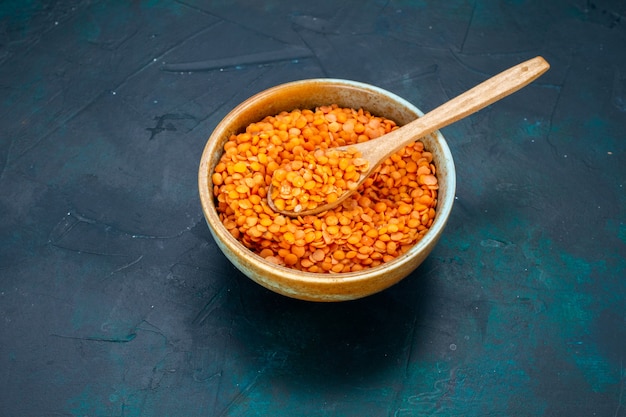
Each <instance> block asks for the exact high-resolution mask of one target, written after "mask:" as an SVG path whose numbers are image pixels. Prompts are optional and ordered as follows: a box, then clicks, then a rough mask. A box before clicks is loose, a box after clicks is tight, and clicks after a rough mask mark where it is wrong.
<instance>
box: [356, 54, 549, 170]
mask: <svg viewBox="0 0 626 417" xmlns="http://www.w3.org/2000/svg"><path fill="white" fill-rule="evenodd" d="M549 68H550V64H548V62H546V60H545V59H543V58H542V57H540V56H538V57H535V58H533V59H530V60H528V61H526V62H522V63H521V64H518V65H516V66H514V67H511V68H509V69H507V70H505V71H503V72H501V73H499V74H498V75H495V76H493V77H491V78H489V79H488V80H486V81H484V82H482V83H480V84H478V85H477V86H476V87H474V88H472V89H471V90H468V91H466V92H464V93H463V94H461V95H459V96H457V97H455V98H453V99H452V100H450V101H447V102H446V103H444V104H442V105H441V106H439V107H437V108H436V109H434V110H432V111H430V112H429V113H427V114H425V115H424V116H422V117H419V118H418V119H416V120H414V121H412V122H411V123H409V124H407V125H405V126H404V127H406V129H404V128H402V129H398V130H396V131H394V132H391V133H389V134H387V135H386V136H385V139H387V136H390V137H389V138H388V139H391V142H390V141H388V140H384V141H380V142H379V143H378V144H377V145H374V143H376V142H378V141H375V140H374V141H369V142H365V143H364V144H366V143H368V144H371V145H372V147H374V146H376V147H378V146H380V147H381V148H385V147H387V148H389V143H394V145H393V146H392V147H391V148H393V149H385V151H383V152H381V151H382V149H381V148H379V149H378V150H377V151H375V150H374V149H370V150H368V152H367V153H370V152H372V153H370V154H373V153H374V152H376V153H388V154H387V155H386V157H385V158H383V159H382V160H384V159H386V158H387V157H389V156H391V155H392V154H393V153H394V152H395V151H397V150H398V149H402V148H403V147H404V146H406V145H408V144H410V143H412V142H415V141H416V140H418V139H419V138H421V137H423V136H426V135H428V134H429V133H432V132H434V131H435V130H437V129H441V128H442V127H445V126H448V125H449V124H452V123H454V122H456V121H457V120H460V119H462V118H464V117H466V116H468V115H470V114H472V113H475V112H477V111H479V110H481V109H483V108H485V107H487V106H488V105H490V104H492V103H494V102H496V101H498V100H500V99H502V98H504V97H506V96H508V95H509V94H512V93H514V92H516V91H517V90H519V89H521V88H522V87H524V86H526V85H527V84H530V83H531V82H532V81H534V80H535V79H537V78H538V77H539V76H540V75H541V74H543V73H544V72H546V71H547V70H548V69H549ZM401 131H402V132H407V131H408V132H407V133H408V134H403V133H401ZM395 132H398V137H397V138H395V140H393V138H392V137H391V136H392V135H394V133H395ZM405 135H406V136H405Z"/></svg>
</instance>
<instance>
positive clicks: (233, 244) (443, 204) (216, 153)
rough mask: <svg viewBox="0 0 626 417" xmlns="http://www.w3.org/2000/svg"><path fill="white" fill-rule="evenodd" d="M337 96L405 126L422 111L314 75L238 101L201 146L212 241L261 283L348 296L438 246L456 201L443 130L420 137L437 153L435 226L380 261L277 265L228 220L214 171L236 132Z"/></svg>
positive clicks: (373, 286)
mask: <svg viewBox="0 0 626 417" xmlns="http://www.w3.org/2000/svg"><path fill="white" fill-rule="evenodd" d="M333 103H336V104H338V105H339V106H341V107H351V108H356V109H358V108H361V107H362V108H364V109H365V110H369V111H370V112H371V113H372V114H374V115H377V116H384V117H387V118H389V119H392V120H395V121H396V122H397V123H398V124H400V125H403V124H406V123H408V122H410V121H411V120H414V119H415V118H417V117H419V116H421V115H423V113H422V112H420V110H419V109H417V108H416V107H415V106H413V105H411V104H410V103H408V102H407V101H406V100H404V99H402V98H400V97H398V96H396V95H395V94H392V93H390V92H388V91H385V90H382V89H380V88H377V87H374V86H371V85H368V84H363V83H359V82H354V81H347V80H337V79H310V80H303V81H296V82H291V83H287V84H282V85H279V86H276V87H273V88H270V89H268V90H265V91H262V92H260V93H258V94H256V95H255V96H253V97H251V98H249V99H247V100H246V101H244V102H243V103H241V104H240V105H238V106H237V107H235V108H234V109H233V110H232V111H231V112H230V113H229V114H228V115H226V117H224V119H223V120H222V121H221V122H220V123H219V124H218V125H217V127H216V128H215V130H214V131H213V133H212V134H211V136H210V137H209V140H208V142H207V144H206V147H205V148H204V152H203V154H202V159H201V161H200V169H199V172H198V186H199V191H200V201H201V203H202V210H203V212H204V216H205V218H206V221H207V223H208V225H209V229H210V231H211V234H212V235H213V238H214V239H215V242H217V244H218V246H219V247H220V249H221V250H222V251H223V252H224V254H225V255H226V257H227V258H228V259H229V260H230V261H231V262H232V263H233V264H234V265H235V266H236V267H237V268H238V269H239V270H240V271H241V272H243V273H244V274H245V275H247V276H248V277H249V278H251V279H252V280H254V281H256V282H257V283H259V284H260V285H262V286H264V287H266V288H268V289H270V290H272V291H275V292H277V293H279V294H283V295H286V296H288V297H293V298H298V299H302V300H311V301H345V300H352V299H357V298H361V297H365V296H368V295H371V294H374V293H376V292H379V291H382V290H384V289H386V288H388V287H390V286H391V285H393V284H395V283H397V282H398V281H400V280H401V279H403V278H405V277H406V276H407V275H409V274H410V273H411V272H413V271H414V270H415V269H416V268H417V267H418V266H419V265H420V264H421V263H422V262H423V261H424V259H425V258H426V257H427V256H428V254H429V253H430V252H431V251H432V250H433V248H434V247H435V245H436V243H437V241H438V240H439V238H440V236H441V234H442V233H443V230H444V227H445V225H446V222H447V220H448V216H449V215H450V212H451V210H452V205H453V203H454V193H455V186H456V176H455V169H454V162H453V160H452V155H451V153H450V149H449V148H448V145H447V144H446V141H445V139H444V138H443V136H442V135H441V133H440V132H435V133H433V134H431V135H429V136H427V137H425V138H423V139H422V141H423V142H424V145H425V147H426V149H427V150H429V151H430V152H432V154H433V162H434V164H435V166H436V167H437V177H438V180H439V194H438V202H437V208H436V210H437V214H436V217H435V221H434V222H433V224H432V226H431V228H430V230H429V231H428V232H427V233H426V235H425V236H424V237H423V238H422V240H420V241H419V242H417V243H416V244H415V246H414V247H412V248H411V249H410V250H409V251H408V252H406V253H405V254H403V255H402V256H400V257H398V258H396V259H394V260H392V261H390V262H387V263H385V264H383V265H380V266H377V267H373V268H369V269H365V270H363V271H359V272H349V273H341V274H338V273H330V274H327V273H312V272H301V271H298V270H294V269H290V268H287V267H283V266H279V265H275V264H273V263H271V262H268V261H266V260H265V259H263V258H261V257H260V256H258V255H256V254H255V253H253V252H251V251H250V250H249V249H248V248H246V247H245V246H244V245H243V244H242V243H241V242H239V241H238V240H237V239H235V238H234V237H233V236H232V235H231V234H230V233H229V232H228V231H227V230H226V228H225V227H224V225H223V224H222V222H221V221H220V219H219V217H218V213H217V211H216V205H215V200H214V197H213V193H212V190H213V183H212V181H211V175H212V173H213V170H214V168H215V166H216V165H217V163H218V161H219V159H220V157H221V155H222V151H223V146H224V143H225V142H226V141H227V140H228V138H229V137H230V136H231V134H237V133H239V132H241V131H243V130H245V128H246V126H248V125H249V124H250V123H253V122H256V121H259V120H261V119H263V118H264V117H265V116H270V115H275V114H278V113H280V112H281V111H290V110H293V109H305V108H309V109H312V108H314V107H316V106H321V105H329V104H333Z"/></svg>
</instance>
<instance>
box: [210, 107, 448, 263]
mask: <svg viewBox="0 0 626 417" xmlns="http://www.w3.org/2000/svg"><path fill="white" fill-rule="evenodd" d="M395 128H397V126H396V123H394V122H393V121H391V120H388V119H384V118H381V117H375V116H373V115H371V114H370V113H369V112H367V111H365V110H363V109H343V108H340V107H339V106H337V105H330V106H321V107H318V108H316V109H311V110H309V109H304V110H294V111H291V112H282V113H280V114H278V115H274V116H269V117H266V118H265V119H263V120H261V121H259V122H256V123H252V124H250V125H249V126H248V127H247V128H246V129H245V131H244V132H243V133H240V134H237V135H232V136H231V137H230V138H228V140H227V141H226V143H225V144H224V154H223V155H222V158H221V160H220V161H219V162H218V164H217V165H216V167H215V170H214V172H213V173H212V174H211V180H212V185H213V192H214V195H215V199H216V204H217V207H218V211H219V216H220V219H221V220H222V223H223V224H224V226H225V227H226V229H227V230H228V231H229V232H230V233H231V234H232V235H233V236H234V237H235V238H236V239H239V240H240V241H241V242H242V243H243V244H244V245H245V246H247V247H248V248H249V249H251V250H252V251H254V252H256V253H258V254H259V256H261V257H263V258H265V259H266V260H267V261H269V262H272V263H275V264H278V265H284V266H287V267H290V268H296V269H301V270H303V271H309V272H314V273H327V272H334V273H344V272H351V271H352V272H356V271H360V270H363V269H365V268H370V267H374V266H376V265H380V264H381V263H384V262H389V261H391V260H393V259H395V258H396V257H397V256H400V255H401V254H402V253H405V252H406V251H407V250H408V249H409V248H410V247H411V246H412V245H414V244H415V243H416V242H417V241H418V240H419V239H421V238H422V237H423V236H424V234H425V233H426V232H427V230H428V228H429V227H430V226H431V225H432V222H433V220H434V218H435V215H436V210H435V208H436V205H437V189H438V181H437V176H436V167H435V165H434V164H433V156H432V154H431V153H430V152H428V151H426V150H425V149H424V144H423V143H422V142H415V143H414V144H411V145H408V146H406V147H405V148H404V149H403V150H401V151H399V152H397V153H395V154H394V155H392V156H391V157H390V158H388V159H387V160H386V161H384V162H383V164H381V166H380V167H378V168H377V169H376V170H375V171H374V173H373V174H372V176H371V177H370V178H368V179H367V180H366V181H365V182H364V183H363V184H362V185H361V186H359V188H358V189H357V190H356V192H355V193H354V194H353V195H352V196H351V197H349V198H348V199H346V200H345V201H344V202H343V203H342V204H341V205H340V206H339V207H337V208H335V209H333V210H330V211H328V212H326V213H322V214H320V215H317V216H303V217H298V218H290V217H286V216H283V215H281V214H278V213H275V212H273V211H272V210H271V209H270V207H269V205H268V204H267V199H266V196H267V192H268V191H267V190H268V188H269V185H270V183H273V185H274V187H273V189H274V192H277V195H276V198H273V199H274V203H275V204H276V206H277V207H279V208H281V209H288V210H289V209H290V207H292V209H293V208H294V207H296V206H298V205H299V206H300V210H304V209H307V208H313V207H315V206H317V205H319V204H322V203H323V202H325V201H326V202H328V201H332V200H334V199H336V198H338V196H339V195H341V194H342V193H343V192H344V191H345V190H346V189H349V188H351V187H353V186H355V185H356V181H357V180H358V178H359V176H360V175H361V174H360V173H361V172H363V171H365V170H367V169H368V164H367V161H366V160H364V159H362V158H361V155H359V154H358V152H355V151H354V149H353V148H352V149H351V148H350V145H351V144H354V143H358V142H363V141H367V140H370V139H374V138H376V137H378V136H381V135H384V134H385V133H388V132H390V131H391V130H393V129H395ZM336 147H343V148H342V149H344V150H343V151H338V150H337V149H333V148H336Z"/></svg>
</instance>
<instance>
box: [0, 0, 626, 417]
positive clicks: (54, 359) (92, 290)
mask: <svg viewBox="0 0 626 417" xmlns="http://www.w3.org/2000/svg"><path fill="white" fill-rule="evenodd" d="M536 55H542V56H544V57H545V58H546V59H547V60H548V61H549V62H550V63H551V65H552V68H551V69H550V71H549V72H548V73H546V74H545V75H544V76H542V77H541V78H540V79H539V80H537V81H536V82H535V83H533V84H532V85H530V86H529V87H527V88H525V89H524V90H522V91H520V92H518V93H516V94H514V95H513V96H511V97H508V98H506V99H504V100H503V101H501V102H499V103H496V104H494V105H492V106H490V107H489V108H487V109H485V110H483V111H481V112H480V113H478V114H476V115H474V116H472V117H470V118H468V119H465V120H463V121H460V122H458V123H456V124H454V125H452V126H450V127H447V128H445V129H443V130H442V132H443V134H444V135H445V136H446V138H447V140H448V142H449V145H450V147H451V149H452V153H453V155H454V158H455V163H456V167H457V180H458V187H457V200H456V203H455V207H454V209H453V212H452V215H451V218H450V221H449V223H448V227H447V229H446V231H445V234H444V236H443V238H442V240H441V241H440V243H439V245H438V246H437V248H436V249H435V250H434V251H433V253H432V254H431V256H430V257H429V258H428V259H427V261H426V262H425V263H424V264H422V265H421V266H420V267H419V268H418V269H417V270H416V271H415V272H414V273H413V274H412V275H410V276H409V277H408V278H407V279H405V280H404V281H402V282H401V283H399V284H398V285H396V286H394V287H392V288H390V289H388V290H386V291H384V292H382V293H379V294H376V295H373V296H371V297H367V298H365V299H361V300H357V301H352V302H345V303H335V304H332V303H331V304H324V303H310V302H303V301H298V300H293V299H289V298H286V297H283V296H280V295H277V294H274V293H271V292H269V291H267V290H265V289H264V288H262V287H260V286H259V285H257V284H255V283H253V282H252V281H250V280H249V279H247V278H246V277H245V276H243V275H242V274H241V273H239V272H238V271H237V270H236V269H235V268H234V267H233V266H232V265H231V264H230V263H229V262H228V260H227V259H226V258H225V257H224V256H223V255H222V253H221V252H220V251H219V249H218V248H217V246H216V245H215V243H214V241H213V239H212V238H211V236H210V234H209V232H208V229H207V226H206V224H205V221H204V218H203V215H202V211H201V208H200V204H199V198H198V191H197V168H198V162H199V158H200V154H201V152H202V149H203V147H204V144H205V142H206V139H207V137H208V136H209V134H210V133H211V131H212V129H213V128H214V126H215V125H216V123H217V122H218V121H219V120H220V119H221V118H222V117H223V116H224V115H225V114H226V113H227V112H228V111H230V110H231V109H232V108H233V107H234V106H235V105H237V104H238V103H239V102H241V101H243V100H244V99H246V98H247V97H249V96H250V95H252V94H254V93H256V92H258V91H261V90H263V89H265V88H268V87H271V86H274V85H276V84H280V83H283V82H287V81H292V80H297V79H303V78H312V77H332V78H346V79H352V80H357V81H363V82H367V83H371V84H374V85H377V86H379V87H382V88H385V89H388V90H390V91H392V92H394V93H396V94H398V95H400V96H402V97H404V98H406V99H407V100H409V101H411V102H412V103H414V104H415V105H417V106H418V107H419V108H421V109H422V110H425V111H427V110H430V109H432V108H434V107H436V106H437V105H439V104H441V103H442V102H444V101H445V100H447V99H449V98H451V97H453V96H455V95H457V94H459V93H461V92H462V91H464V90H465V89H468V88H470V87H472V86H473V85H475V84H477V83H479V82H481V81H483V80H485V79H486V78H488V77H489V76H492V75H494V74H496V73H498V72H499V71H501V70H504V69H505V68H507V67H509V66H512V65H515V64H517V63H519V62H521V61H523V60H526V59H529V58H532V57H534V56H536ZM0 103H1V107H0V370H2V371H1V377H0V415H2V416H21V417H23V416H125V417H135V416H181V417H182V416H184V417H194V416H279V415H281V416H282V415H293V416H393V417H409V416H424V415H431V416H610V417H624V416H626V387H625V383H626V368H625V365H626V364H625V360H626V307H625V299H626V297H625V296H626V283H625V280H624V278H625V275H626V260H625V258H626V225H625V219H626V199H625V191H626V190H625V189H624V185H625V183H626V157H625V152H626V3H625V2H623V1H618V0H615V1H608V0H590V1H583V0H555V1H539V0H516V1H496V0H463V1H461V0H451V1H431V0H419V1H370V2H363V1H356V0H350V1H326V0H318V1H264V2H261V1H195V0H180V1H158V0H154V1H133V2H130V1H97V0H92V1H84V0H58V1H27V2H24V1H21V0H5V1H2V2H1V3H0Z"/></svg>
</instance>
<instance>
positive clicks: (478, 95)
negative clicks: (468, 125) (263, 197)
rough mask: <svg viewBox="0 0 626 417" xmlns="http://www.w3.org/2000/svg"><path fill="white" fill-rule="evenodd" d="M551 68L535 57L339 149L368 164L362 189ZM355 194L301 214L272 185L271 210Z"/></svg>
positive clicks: (326, 207)
mask: <svg viewBox="0 0 626 417" xmlns="http://www.w3.org/2000/svg"><path fill="white" fill-rule="evenodd" d="M549 68H550V65H549V64H548V62H546V60H545V59H543V58H542V57H540V56H538V57H535V58H533V59H530V60H528V61H526V62H523V63H521V64H518V65H516V66H514V67H512V68H509V69H508V70H506V71H503V72H501V73H500V74H498V75H496V76H494V77H491V78H489V79H488V80H486V81H484V82H482V83H480V84H478V85H477V86H476V87H474V88H472V89H471V90H468V91H466V92H465V93H463V94H461V95H459V96H457V97H456V98H453V99H452V100H450V101H448V102H446V103H444V104H442V105H441V106H439V107H437V108H436V109H434V110H432V111H431V112H429V113H427V114H425V115H424V116H422V117H420V118H418V119H416V120H414V121H412V122H411V123H409V124H407V125H405V126H403V127H401V128H399V129H396V130H394V131H392V132H390V133H387V134H386V135H383V136H381V137H379V138H377V139H374V140H370V141H367V142H362V143H359V144H355V145H349V146H342V147H340V148H337V149H342V150H345V149H347V148H356V149H357V150H358V151H359V152H360V153H361V155H362V156H361V157H362V158H364V159H366V160H367V161H368V162H369V167H368V169H367V170H365V171H364V172H362V173H361V177H360V179H359V182H358V184H359V185H360V184H361V183H362V182H363V181H364V180H365V179H366V178H367V177H369V176H370V175H371V174H372V173H373V172H374V170H375V169H376V168H377V167H378V166H379V165H380V164H381V163H382V162H383V161H384V160H386V159H387V158H389V157H390V156H391V155H393V154H394V153H396V152H397V151H399V150H400V149H402V148H404V147H405V146H406V145H408V144H410V143H413V142H415V141H417V140H418V139H420V138H422V137H424V136H426V135H428V134H430V133H432V132H434V131H435V130H437V129H441V128H442V127H445V126H448V125H449V124H452V123H454V122H456V121H457V120H460V119H462V118H464V117H466V116H469V115H470V114H473V113H475V112H477V111H478V110H481V109H483V108H484V107H487V106H488V105H490V104H492V103H494V102H496V101H498V100H500V99H502V98H504V97H506V96H508V95H509V94H512V93H514V92H516V91H517V90H519V89H521V88H522V87H524V86H526V85H528V84H530V83H531V82H532V81H534V80H535V79H537V78H538V77H539V76H540V75H541V74H543V73H544V72H546V71H547V70H548V69H549ZM357 188H358V187H357ZM354 191H355V189H351V190H346V191H345V192H344V193H343V194H341V195H340V196H339V198H337V200H335V201H333V202H332V203H326V204H320V205H319V206H317V207H315V208H314V209H310V210H301V211H298V212H295V211H287V210H279V209H278V208H277V207H276V205H275V204H274V202H273V201H272V197H271V196H272V185H270V187H269V190H268V193H267V199H268V204H269V206H270V207H271V208H272V210H274V211H276V212H278V213H282V214H284V215H287V216H291V217H297V216H305V215H310V214H318V213H321V212H324V211H327V210H330V209H332V208H334V207H337V206H338V205H339V204H341V203H342V202H343V201H344V200H345V199H346V198H348V197H349V196H350V195H351V194H352V193H353V192H354Z"/></svg>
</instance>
